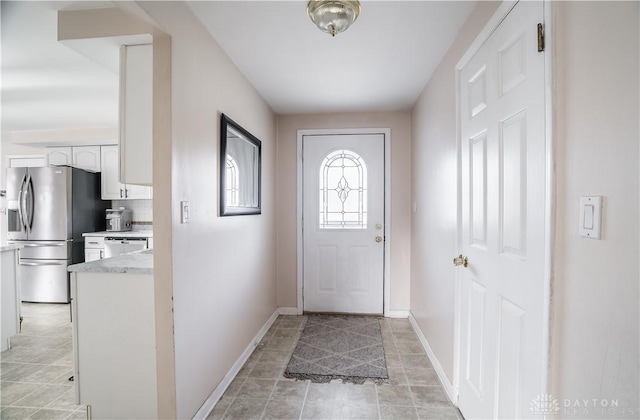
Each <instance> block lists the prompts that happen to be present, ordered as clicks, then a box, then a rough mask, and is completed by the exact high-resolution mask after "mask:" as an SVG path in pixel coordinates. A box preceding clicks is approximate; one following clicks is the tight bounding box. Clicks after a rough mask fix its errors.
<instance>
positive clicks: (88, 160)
mask: <svg viewBox="0 0 640 420" xmlns="http://www.w3.org/2000/svg"><path fill="white" fill-rule="evenodd" d="M71 151H72V153H73V166H75V167H76V168H80V169H84V170H87V171H94V172H100V146H82V147H73V148H72V150H71ZM49 163H51V162H49Z"/></svg>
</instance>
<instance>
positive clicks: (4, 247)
mask: <svg viewBox="0 0 640 420" xmlns="http://www.w3.org/2000/svg"><path fill="white" fill-rule="evenodd" d="M21 246H22V245H18V244H11V245H2V246H0V252H4V251H13V250H14V249H20V247H21Z"/></svg>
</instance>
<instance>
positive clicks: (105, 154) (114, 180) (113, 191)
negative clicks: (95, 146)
mask: <svg viewBox="0 0 640 420" xmlns="http://www.w3.org/2000/svg"><path fill="white" fill-rule="evenodd" d="M119 158H120V155H119V154H118V146H102V147H101V151H100V161H101V166H102V180H101V182H102V186H101V187H102V188H101V190H102V199H103V200H119V199H121V198H124V185H122V184H121V183H120V182H118V160H119Z"/></svg>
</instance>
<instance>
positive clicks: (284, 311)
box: [278, 307, 298, 315]
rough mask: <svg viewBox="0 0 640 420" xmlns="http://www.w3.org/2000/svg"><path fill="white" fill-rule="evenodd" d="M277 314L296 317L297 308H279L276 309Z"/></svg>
mask: <svg viewBox="0 0 640 420" xmlns="http://www.w3.org/2000/svg"><path fill="white" fill-rule="evenodd" d="M278 314H280V315H298V308H293V307H280V308H278Z"/></svg>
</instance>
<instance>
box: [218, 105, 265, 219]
mask: <svg viewBox="0 0 640 420" xmlns="http://www.w3.org/2000/svg"><path fill="white" fill-rule="evenodd" d="M261 170H262V142H261V141H260V140H258V139H257V138H256V137H255V136H254V135H252V134H251V133H249V132H248V131H247V130H245V129H244V128H242V127H241V126H240V125H238V124H237V123H236V122H234V121H233V120H232V119H231V118H229V117H227V116H226V115H225V114H222V116H221V118H220V216H238V215H247V214H260V213H261V208H260V202H261V199H260V196H261V189H262V187H261Z"/></svg>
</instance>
